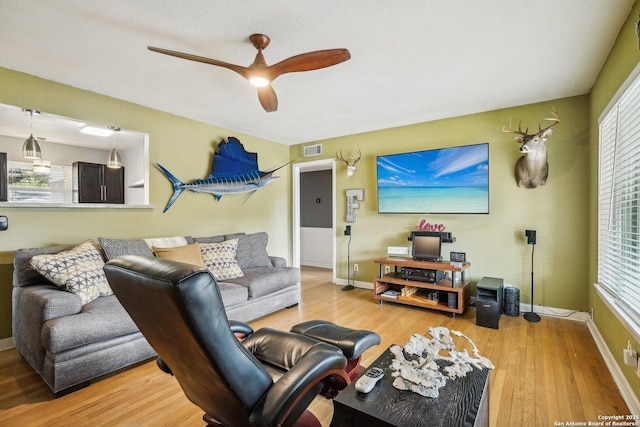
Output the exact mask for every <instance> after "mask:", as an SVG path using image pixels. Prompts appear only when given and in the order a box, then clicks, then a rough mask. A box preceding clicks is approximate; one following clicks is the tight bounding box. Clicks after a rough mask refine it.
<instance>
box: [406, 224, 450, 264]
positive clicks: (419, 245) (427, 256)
mask: <svg viewBox="0 0 640 427" xmlns="http://www.w3.org/2000/svg"><path fill="white" fill-rule="evenodd" d="M441 249H442V235H441V234H440V233H438V232H436V231H413V232H411V256H412V257H413V259H415V260H417V261H438V262H439V261H442V257H441V256H440V251H441Z"/></svg>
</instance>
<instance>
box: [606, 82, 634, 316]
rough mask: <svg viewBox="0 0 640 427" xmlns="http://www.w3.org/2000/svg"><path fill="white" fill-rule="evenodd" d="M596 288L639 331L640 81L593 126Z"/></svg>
mask: <svg viewBox="0 0 640 427" xmlns="http://www.w3.org/2000/svg"><path fill="white" fill-rule="evenodd" d="M599 136H600V153H599V154H600V155H599V172H600V173H599V189H598V284H599V285H601V286H602V287H603V288H605V289H606V290H607V291H609V293H610V294H611V295H612V296H613V297H614V299H615V303H616V307H617V308H618V309H620V310H621V311H623V312H624V313H625V314H626V315H627V316H628V317H629V318H630V319H631V320H632V321H633V322H634V323H635V326H640V228H639V227H640V77H638V78H636V80H635V81H634V82H633V83H632V84H631V85H630V86H629V88H628V89H627V90H626V91H625V92H624V94H623V95H622V96H621V97H620V99H619V100H618V102H617V103H616V104H615V105H614V106H613V108H611V110H610V111H609V112H608V113H607V114H606V115H605V116H604V118H603V119H602V120H601V122H600V126H599Z"/></svg>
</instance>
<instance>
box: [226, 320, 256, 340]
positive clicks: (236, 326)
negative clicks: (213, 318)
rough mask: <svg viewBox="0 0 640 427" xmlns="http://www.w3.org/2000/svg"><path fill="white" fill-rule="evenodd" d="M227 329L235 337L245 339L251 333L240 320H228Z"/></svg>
mask: <svg viewBox="0 0 640 427" xmlns="http://www.w3.org/2000/svg"><path fill="white" fill-rule="evenodd" d="M229 327H230V328H231V332H233V333H234V334H236V336H238V335H241V336H242V337H246V336H248V335H251V334H252V333H253V328H252V327H251V326H249V325H248V324H246V323H244V322H241V321H240V320H229Z"/></svg>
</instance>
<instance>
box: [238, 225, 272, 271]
mask: <svg viewBox="0 0 640 427" xmlns="http://www.w3.org/2000/svg"><path fill="white" fill-rule="evenodd" d="M237 238H238V250H237V251H236V260H238V265H239V266H240V268H241V269H242V270H243V271H244V270H245V269H247V268H252V267H271V266H272V264H271V260H270V259H269V254H268V253H267V243H269V235H268V234H267V233H265V232H260V233H254V234H241V235H239V236H238V237H237Z"/></svg>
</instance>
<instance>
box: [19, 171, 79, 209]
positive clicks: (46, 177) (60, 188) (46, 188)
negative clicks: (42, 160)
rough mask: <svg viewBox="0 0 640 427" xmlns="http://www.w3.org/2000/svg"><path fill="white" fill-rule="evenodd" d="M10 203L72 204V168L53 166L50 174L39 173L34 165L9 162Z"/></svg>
mask: <svg viewBox="0 0 640 427" xmlns="http://www.w3.org/2000/svg"><path fill="white" fill-rule="evenodd" d="M7 169H8V177H9V182H8V193H9V194H8V196H9V197H8V201H10V202H33V203H71V202H72V201H73V193H72V181H73V180H72V170H71V166H62V165H51V167H50V172H48V173H37V172H35V171H34V166H33V163H29V162H21V161H9V162H8V164H7Z"/></svg>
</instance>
